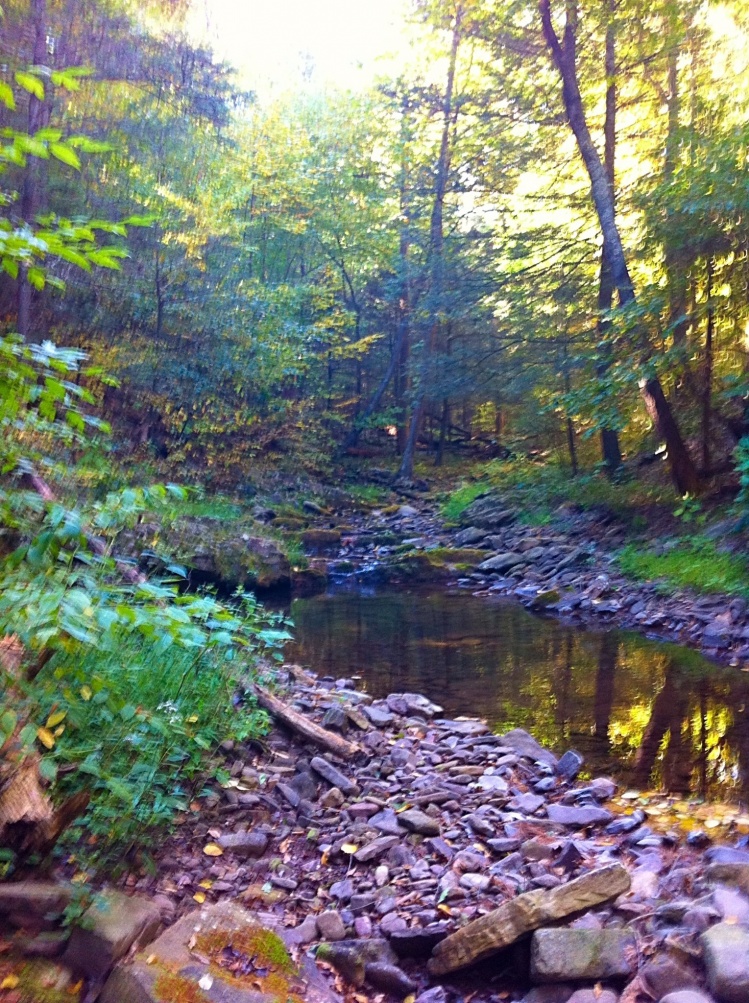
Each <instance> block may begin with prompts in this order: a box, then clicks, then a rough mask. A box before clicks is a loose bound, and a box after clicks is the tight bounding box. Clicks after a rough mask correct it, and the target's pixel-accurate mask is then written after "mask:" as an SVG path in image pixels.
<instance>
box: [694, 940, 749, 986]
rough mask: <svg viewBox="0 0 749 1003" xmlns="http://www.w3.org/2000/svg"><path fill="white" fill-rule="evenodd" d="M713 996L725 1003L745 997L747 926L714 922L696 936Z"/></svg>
mask: <svg viewBox="0 0 749 1003" xmlns="http://www.w3.org/2000/svg"><path fill="white" fill-rule="evenodd" d="M700 943H701V945H702V955H703V959H704V962H705V967H706V969H707V984H708V988H709V989H710V992H711V993H712V994H713V996H716V997H717V998H718V999H719V1000H724V1001H725V1003H747V1001H749V930H746V929H744V928H743V927H740V926H737V925H734V924H731V923H718V924H717V926H714V927H712V928H711V929H710V930H706V931H705V933H703V934H702V936H701V937H700Z"/></svg>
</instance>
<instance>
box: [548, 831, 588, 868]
mask: <svg viewBox="0 0 749 1003" xmlns="http://www.w3.org/2000/svg"><path fill="white" fill-rule="evenodd" d="M583 860H585V854H584V852H583V850H582V849H581V848H580V847H579V846H578V845H577V843H575V842H574V841H573V840H571V839H570V840H568V842H566V843H565V844H564V846H563V847H562V849H561V851H560V853H559V856H558V857H557V859H556V860H555V861H554V866H555V867H561V868H562V870H563V871H574V869H575V868H576V867H579V866H580V864H582V862H583Z"/></svg>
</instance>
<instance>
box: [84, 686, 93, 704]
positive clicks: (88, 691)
mask: <svg viewBox="0 0 749 1003" xmlns="http://www.w3.org/2000/svg"><path fill="white" fill-rule="evenodd" d="M93 695H94V691H93V690H92V689H91V687H90V686H81V698H82V699H83V700H85V701H86V702H88V701H89V700H90V699H91V697H92V696H93Z"/></svg>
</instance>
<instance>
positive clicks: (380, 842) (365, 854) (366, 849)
mask: <svg viewBox="0 0 749 1003" xmlns="http://www.w3.org/2000/svg"><path fill="white" fill-rule="evenodd" d="M399 842H400V839H399V837H398V836H380V837H379V839H373V840H372V842H371V843H367V845H366V846H363V847H362V848H361V849H360V850H357V851H356V853H355V854H354V857H355V859H356V860H358V861H359V863H360V864H368V863H370V862H371V861H372V860H377V858H378V857H381V856H382V855H383V853H387V851H388V850H390V849H391V848H392V847H394V846H397V845H398V843H399Z"/></svg>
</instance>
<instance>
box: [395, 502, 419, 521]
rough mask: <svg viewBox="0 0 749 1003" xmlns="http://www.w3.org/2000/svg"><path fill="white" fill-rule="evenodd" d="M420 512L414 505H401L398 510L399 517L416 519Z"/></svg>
mask: <svg viewBox="0 0 749 1003" xmlns="http://www.w3.org/2000/svg"><path fill="white" fill-rule="evenodd" d="M418 514H419V510H418V509H417V508H414V507H413V505H401V507H400V508H399V509H398V511H397V512H396V515H397V516H398V518H399V519H415V518H416V516H417V515H418Z"/></svg>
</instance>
